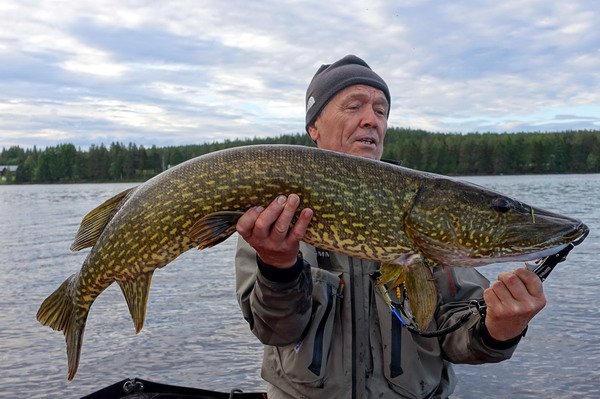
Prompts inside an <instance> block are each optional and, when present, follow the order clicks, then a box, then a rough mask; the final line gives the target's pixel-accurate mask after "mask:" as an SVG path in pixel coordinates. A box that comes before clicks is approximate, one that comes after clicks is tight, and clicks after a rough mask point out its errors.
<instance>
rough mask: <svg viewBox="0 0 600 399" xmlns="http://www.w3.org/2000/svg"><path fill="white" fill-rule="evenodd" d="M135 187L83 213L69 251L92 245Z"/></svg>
mask: <svg viewBox="0 0 600 399" xmlns="http://www.w3.org/2000/svg"><path fill="white" fill-rule="evenodd" d="M135 188H136V187H132V188H130V189H127V190H125V191H123V192H121V193H119V194H117V195H115V196H114V197H112V198H111V199H109V200H107V201H105V202H104V203H102V205H100V206H98V207H96V208H95V209H93V210H92V211H91V212H90V213H88V214H87V215H85V216H84V217H83V219H82V220H81V225H80V226H79V230H78V231H77V234H76V235H75V240H74V241H73V244H71V251H79V250H80V249H83V248H88V247H92V246H93V245H94V244H95V243H96V241H97V240H98V237H100V234H102V232H103V231H104V228H105V227H106V225H107V224H108V222H109V221H110V220H111V219H112V217H113V216H114V215H115V213H117V211H118V210H119V208H121V205H122V204H123V203H124V202H125V201H124V200H125V199H126V198H127V196H128V195H129V193H130V192H131V191H132V190H134V189H135Z"/></svg>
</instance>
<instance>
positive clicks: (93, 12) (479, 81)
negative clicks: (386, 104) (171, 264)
mask: <svg viewBox="0 0 600 399" xmlns="http://www.w3.org/2000/svg"><path fill="white" fill-rule="evenodd" d="M599 10H600V8H599V7H598V6H597V5H596V2H595V1H588V0H557V1H547V0H539V1H538V0H504V1H501V2H498V1H465V0H462V1H461V0H457V1H433V0H432V1H427V0H388V1H378V0H369V1H364V0H356V1H355V0H340V1H323V0H318V1H300V0H297V1H282V0H273V1H271V0H266V1H248V0H232V1H227V0H214V1H212V0H204V1H200V0H198V1H193V0H188V1H145V0H139V1H128V0H119V1H112V0H94V1H88V0H78V1H70V0H69V1H50V0H34V1H15V0H13V1H10V0H0V147H8V146H11V145H19V146H22V147H30V146H33V145H37V146H38V147H44V146H48V145H56V144H58V143H65V142H68V143H74V144H75V145H77V146H82V147H87V146H89V145H90V144H100V143H105V144H110V143H111V142H113V141H120V142H124V143H129V142H134V143H137V144H142V145H145V146H149V145H152V144H156V145H159V146H163V145H180V144H192V143H202V142H207V141H209V142H211V141H220V140H224V139H235V138H243V137H257V136H260V137H265V136H277V135H280V134H285V133H297V132H302V131H303V126H304V124H303V121H304V95H305V89H306V86H307V85H308V82H309V81H310V79H311V78H312V75H313V74H314V72H315V71H316V69H317V68H318V67H319V66H320V65H321V64H323V63H331V62H333V61H335V60H337V59H339V58H341V57H342V56H344V55H346V54H350V53H352V54H356V55H358V56H360V57H362V58H364V59H365V60H366V61H367V62H368V63H369V64H370V65H371V67H372V68H373V69H374V70H375V71H376V72H378V73H379V74H380V75H381V76H382V77H383V78H384V79H385V80H386V81H387V83H388V85H389V86H390V90H391V92H392V110H391V115H390V121H389V125H390V126H398V127H411V128H421V129H426V130H431V131H439V132H463V133H464V132H473V131H479V132H487V131H492V132H502V131H508V132H514V131H555V130H567V129H600V29H599V28H598V21H600V11H599Z"/></svg>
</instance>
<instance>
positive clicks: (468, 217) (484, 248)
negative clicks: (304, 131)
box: [37, 145, 587, 380]
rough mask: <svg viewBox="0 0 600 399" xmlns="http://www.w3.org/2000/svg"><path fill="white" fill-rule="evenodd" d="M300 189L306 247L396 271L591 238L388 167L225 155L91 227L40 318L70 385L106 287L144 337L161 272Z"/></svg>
mask: <svg viewBox="0 0 600 399" xmlns="http://www.w3.org/2000/svg"><path fill="white" fill-rule="evenodd" d="M290 193H296V194H298V195H299V196H300V198H301V207H308V208H311V209H313V211H314V215H313V218H312V220H311V223H310V225H309V227H308V230H307V233H306V235H305V236H304V239H303V240H304V241H305V242H307V243H309V244H312V245H314V246H317V247H320V248H323V249H327V250H331V251H336V252H342V253H345V254H347V255H350V256H355V257H360V258H363V259H370V260H376V261H380V262H382V263H385V264H394V263H396V264H397V263H399V262H398V261H397V260H398V259H403V258H406V255H407V254H412V255H417V256H420V257H422V258H423V259H426V260H427V262H426V263H427V264H431V263H435V264H449V265H454V266H479V265H484V264H489V263H495V262H498V261H507V260H514V259H518V260H521V259H523V260H531V259H536V258H539V257H540V256H541V255H542V253H543V251H555V252H557V251H558V249H556V248H557V247H560V246H561V245H565V244H567V243H569V242H573V241H576V240H578V239H582V237H585V235H587V227H585V225H583V224H582V223H581V222H580V221H579V220H576V219H572V218H568V217H565V216H562V215H557V214H552V213H549V212H545V211H542V210H540V209H537V208H532V207H529V206H528V205H525V204H522V203H520V202H518V201H515V200H512V199H510V198H508V197H505V196H502V195H500V194H498V193H495V192H492V191H490V190H487V189H484V188H482V187H478V186H475V185H472V184H468V183H463V182H459V181H454V180H451V179H448V178H446V177H444V176H439V175H434V174H429V173H423V172H418V171H415V170H411V169H407V168H402V167H399V166H396V165H392V164H388V163H385V162H380V161H374V160H369V159H365V158H359V157H355V156H351V155H346V154H340V153H336V152H332V151H327V150H320V149H315V148H309V147H304V146H287V145H260V146H246V147H239V148H233V149H228V150H223V151H218V152H214V153H211V154H207V155H204V156H201V157H198V158H195V159H192V160H189V161H187V162H184V163H182V164H180V165H178V166H176V167H173V168H171V169H169V170H167V171H165V172H163V173H161V174H160V175H158V176H156V177H154V178H152V179H150V180H148V181H147V182H145V183H143V184H141V185H140V186H138V187H135V188H132V189H129V190H126V191H125V192H123V193H120V194H119V195H117V196H115V197H113V198H111V199H109V200H108V201H106V202H105V203H104V204H102V205H100V206H99V207H98V208H96V209H95V210H93V211H92V212H90V213H89V214H88V215H87V216H86V217H85V218H84V219H83V221H82V224H81V227H80V230H79V232H78V233H77V236H76V238H75V241H74V243H73V245H72V247H71V248H72V249H73V250H80V249H83V248H86V247H92V249H91V252H90V253H89V255H88V257H87V258H86V260H85V261H84V263H83V265H82V267H81V270H80V271H79V272H77V273H75V274H74V275H72V276H71V277H69V278H68V279H67V280H66V281H65V282H64V283H63V284H62V285H61V286H60V287H59V288H58V289H57V290H56V291H55V292H54V293H53V294H51V295H50V296H49V297H48V298H47V299H46V300H45V301H44V303H43V304H42V305H41V306H40V309H39V311H38V314H37V318H38V320H39V321H40V322H41V323H42V324H44V325H48V326H50V327H52V328H53V329H56V330H61V331H63V332H64V334H65V339H66V343H67V357H68V363H69V372H68V379H69V380H70V379H72V378H73V377H74V375H75V372H76V371H77V367H78V363H79V354H80V349H81V342H82V336H83V331H84V327H85V322H86V319H87V314H88V312H89V309H90V306H91V304H92V303H93V301H94V300H95V298H96V297H97V296H98V295H99V294H100V293H101V292H102V291H103V290H104V289H106V288H107V287H108V286H109V285H110V284H112V283H113V282H115V281H116V282H117V283H118V284H119V285H120V287H121V289H122V291H123V293H124V295H125V298H126V300H127V303H128V306H129V309H130V313H131V316H132V318H133V320H134V324H135V328H136V331H140V330H141V329H142V327H143V323H144V317H145V309H146V303H147V300H148V290H149V286H150V282H151V277H152V273H153V272H154V270H156V269H157V268H161V267H163V266H165V265H167V264H168V263H170V262H171V261H172V260H174V259H175V258H176V257H177V256H179V255H180V254H182V253H183V252H185V251H187V250H189V249H190V248H193V247H198V248H200V249H202V248H207V247H210V246H213V245H216V244H218V243H219V242H221V241H223V240H224V239H226V238H227V237H228V236H230V235H231V234H233V233H234V232H235V224H236V222H237V219H238V218H239V217H240V216H241V214H243V212H245V211H246V210H247V209H249V208H251V207H253V206H257V205H261V206H266V205H268V204H269V203H270V202H271V201H272V200H273V199H274V198H275V197H277V196H278V195H281V194H285V195H287V194H290ZM424 284H425V283H424ZM433 300H434V299H432V301H433Z"/></svg>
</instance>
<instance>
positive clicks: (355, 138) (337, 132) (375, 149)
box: [308, 84, 389, 159]
mask: <svg viewBox="0 0 600 399" xmlns="http://www.w3.org/2000/svg"><path fill="white" fill-rule="evenodd" d="M388 108H389V105H388V102H387V99H386V98H385V94H383V92H382V91H381V90H379V89H376V88H374V87H371V86H367V85H362V84H360V85H354V86H349V87H347V88H345V89H344V90H342V91H340V92H339V93H337V94H336V95H335V96H334V97H333V98H332V99H331V100H330V101H329V103H327V105H326V106H325V108H323V110H322V111H321V114H320V115H319V116H318V117H317V119H316V120H315V122H314V123H313V124H312V125H310V126H309V127H308V133H309V134H310V137H311V138H312V139H313V140H314V141H316V143H317V147H319V148H324V149H327V150H333V151H338V152H344V153H348V154H353V155H358V156H362V157H365V158H371V159H380V158H381V154H382V153H383V137H384V136H385V132H386V130H387V113H388Z"/></svg>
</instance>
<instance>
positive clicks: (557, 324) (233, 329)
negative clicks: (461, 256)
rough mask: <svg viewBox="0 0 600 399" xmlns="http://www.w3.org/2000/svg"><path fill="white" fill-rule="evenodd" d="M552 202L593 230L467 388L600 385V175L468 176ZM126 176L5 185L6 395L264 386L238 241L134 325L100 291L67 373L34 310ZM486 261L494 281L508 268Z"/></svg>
mask: <svg viewBox="0 0 600 399" xmlns="http://www.w3.org/2000/svg"><path fill="white" fill-rule="evenodd" d="M465 179H467V180H470V181H473V182H475V183H477V184H480V185H484V186H487V187H491V188H495V189H497V190H498V191H500V192H502V193H504V194H508V195H510V196H513V197H516V198H517V199H520V200H522V201H524V202H527V203H530V204H533V205H537V206H540V207H542V208H545V209H548V210H552V211H557V212H559V213H564V214H566V215H570V216H574V217H578V218H581V219H582V220H584V222H586V223H587V224H588V225H589V226H590V229H591V232H590V235H589V237H588V238H587V240H586V241H585V242H584V243H583V244H582V245H581V246H579V247H577V248H576V249H575V250H573V252H572V253H571V254H570V255H569V259H568V261H567V262H565V263H562V264H560V265H559V266H558V267H557V269H556V270H555V271H554V272H553V273H552V275H551V276H550V277H549V278H548V280H547V281H546V282H545V283H544V286H545V291H546V295H547V297H548V305H547V307H546V309H544V311H543V312H542V313H541V314H540V315H538V316H537V317H536V319H534V321H533V322H532V324H531V326H530V328H529V331H528V333H527V336H526V337H525V338H524V339H523V341H522V343H521V344H520V346H519V348H518V350H517V352H516V353H515V355H514V356H513V358H512V359H511V360H509V361H507V362H503V363H500V364H491V365H482V366H465V365H459V366H457V367H456V372H457V374H458V376H459V379H460V380H459V384H458V387H457V390H456V393H455V395H454V397H456V398H481V397H495V398H503V397H506V398H515V397H518V398H539V397H552V398H588V397H600V382H599V381H600V321H599V314H598V313H599V312H598V307H597V306H596V305H595V304H596V301H597V298H598V297H599V296H600V278H599V273H598V272H596V270H597V269H598V264H597V263H598V262H597V261H596V254H598V253H599V252H600V251H599V250H600V244H599V231H600V210H599V209H598V205H600V175H572V176H518V177H515V176H500V177H468V178H465ZM128 187H130V185H126V184H85V185H49V186H40V185H37V186H0V221H1V226H2V227H1V228H0V287H1V289H0V343H1V344H0V345H1V350H0V390H1V392H2V393H3V394H4V395H6V396H7V397H14V396H17V395H18V396H21V397H31V398H43V397H48V396H56V395H57V394H59V393H64V394H65V395H66V396H67V397H77V396H81V395H84V394H87V393H90V392H92V391H94V390H96V389H99V388H100V387H103V386H106V385H109V384H112V383H114V382H116V381H119V380H121V379H123V378H127V377H133V376H137V377H141V378H145V379H151V380H155V381H159V382H165V383H171V384H179V385H187V386H196V387H202V388H207V389H217V390H224V391H229V390H230V389H231V388H234V387H239V388H242V389H244V390H258V389H262V388H263V382H262V381H261V379H260V376H259V367H260V361H261V356H262V353H261V346H260V344H259V343H258V342H257V340H256V339H255V338H254V336H253V335H252V334H251V333H250V332H249V330H248V327H247V325H246V322H245V321H244V320H243V319H242V316H241V314H240V311H239V308H238V306H237V302H236V300H235V288H234V277H233V276H234V270H233V261H232V259H233V253H234V247H235V239H229V240H227V241H226V242H224V243H222V244H220V245H218V246H217V247H215V248H212V249H209V250H206V251H202V252H198V251H195V250H192V251H189V252H188V253H186V254H184V255H182V256H181V257H180V258H178V259H177V260H176V261H175V262H173V263H172V264H170V265H169V266H168V267H166V268H164V269H163V270H160V271H158V272H157V273H155V275H154V278H153V284H152V288H151V293H150V301H149V304H148V312H147V318H146V323H145V327H144V329H143V330H142V332H141V333H140V334H138V335H135V333H134V329H133V324H132V322H131V320H130V316H129V312H128V310H127V305H126V304H125V301H124V299H123V297H122V294H121V292H120V290H119V289H118V288H117V287H116V286H111V287H109V288H108V289H107V290H106V291H105V292H104V293H103V294H102V295H100V296H99V297H98V299H97V300H96V302H95V303H94V306H93V307H92V310H91V312H90V316H89V319H88V322H87V327H86V331H85V339H84V345H83V349H82V355H81V363H80V367H79V371H78V374H77V376H76V377H75V380H74V381H73V382H72V383H70V384H67V383H66V355H65V344H64V337H63V335H62V334H60V333H58V332H53V331H52V330H50V329H49V328H47V327H43V326H41V325H39V324H38V323H37V321H36V320H35V313H36V312H37V308H38V306H39V304H40V303H41V302H42V300H43V299H44V298H45V297H46V296H47V295H48V294H50V293H51V292H52V291H53V290H54V289H55V288H56V287H58V285H59V284H60V283H61V282H62V281H63V280H64V279H65V278H66V277H67V276H69V275H70V274H71V273H74V272H75V271H77V270H78V269H79V268H80V266H81V263H82V262H83V259H84V258H85V256H86V254H87V250H84V251H82V252H81V253H71V252H69V250H68V248H69V246H70V244H71V240H72V238H73V235H74V234H75V232H76V231H77V228H78V225H79V222H80V220H81V217H82V216H83V215H84V214H85V213H87V212H88V211H89V210H91V209H92V208H94V207H95V206H97V205H99V204H100V203H101V202H103V201H104V200H106V199H107V198H109V197H110V196H112V195H114V194H116V193H118V192H120V191H122V190H124V189H126V188H128ZM517 266H520V265H510V264H508V265H507V264H504V265H494V266H489V267H485V268H481V269H480V271H482V272H483V273H484V274H485V275H486V276H487V277H488V278H490V279H494V278H495V276H496V275H497V273H498V272H499V271H500V270H509V269H510V268H512V267H517Z"/></svg>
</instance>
